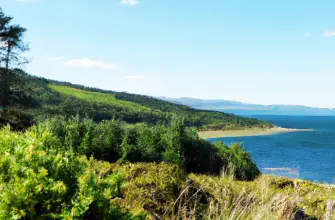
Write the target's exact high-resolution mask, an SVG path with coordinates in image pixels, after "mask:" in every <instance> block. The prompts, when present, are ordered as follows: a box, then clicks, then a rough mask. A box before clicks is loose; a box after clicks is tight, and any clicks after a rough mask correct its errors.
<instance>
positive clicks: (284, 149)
mask: <svg viewBox="0 0 335 220" xmlns="http://www.w3.org/2000/svg"><path fill="white" fill-rule="evenodd" d="M252 117H254V118H258V119H262V120H266V121H269V122H272V123H274V124H276V125H278V126H280V127H285V128H312V129H314V131H306V132H291V133H281V134H275V135H267V136H266V135H265V136H252V137H236V138H216V139H209V140H210V141H223V142H224V143H226V144H232V143H235V142H238V143H243V145H244V147H245V149H246V150H247V151H248V152H250V153H251V155H252V158H253V159H254V160H255V161H256V163H257V165H258V167H259V168H260V169H261V171H262V172H263V173H267V174H273V175H280V176H287V177H294V178H296V177H298V178H300V179H306V180H312V181H314V182H323V183H324V182H327V183H335V117H326V116H325V117H323V116H322V117H318V116H252Z"/></svg>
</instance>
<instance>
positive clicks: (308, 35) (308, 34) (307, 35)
mask: <svg viewBox="0 0 335 220" xmlns="http://www.w3.org/2000/svg"><path fill="white" fill-rule="evenodd" d="M310 37H312V34H311V33H309V32H306V33H305V34H304V38H310Z"/></svg>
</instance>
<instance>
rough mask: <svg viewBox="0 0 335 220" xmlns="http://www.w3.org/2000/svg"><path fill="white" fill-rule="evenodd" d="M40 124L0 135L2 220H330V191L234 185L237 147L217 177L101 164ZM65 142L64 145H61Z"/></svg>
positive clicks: (281, 183)
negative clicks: (61, 142) (21, 130)
mask: <svg viewBox="0 0 335 220" xmlns="http://www.w3.org/2000/svg"><path fill="white" fill-rule="evenodd" d="M73 120H74V119H73ZM84 122H85V123H88V121H86V120H85V121H83V123H84ZM49 123H51V122H49ZM74 125H75V123H73V122H72V124H71V125H69V128H73V127H74ZM102 125H103V123H102V124H96V126H102ZM45 126H46V125H43V126H42V125H41V126H40V127H35V128H31V129H29V131H26V132H24V133H16V132H11V131H10V130H9V129H8V128H5V129H2V130H1V131H0V155H1V157H0V158H1V159H0V174H1V175H0V198H1V199H0V219H146V218H149V216H151V217H156V218H158V217H159V218H161V219H265V220H266V219H278V220H279V219H287V220H288V219H324V218H325V217H328V219H333V218H334V217H335V216H334V210H335V206H334V204H335V203H334V202H333V201H335V189H334V188H332V187H326V186H322V185H317V184H312V183H311V182H308V181H300V180H291V179H285V178H279V177H270V176H261V177H259V178H258V179H256V180H254V181H249V182H245V181H238V180H236V179H235V178H234V175H236V176H238V174H239V172H237V171H236V169H230V168H231V167H232V166H236V167H238V164H239V163H238V162H237V161H238V159H237V158H240V161H242V160H243V159H241V158H242V157H241V156H237V155H239V153H236V152H235V151H236V149H235V150H233V149H234V147H229V149H230V150H229V151H231V152H230V153H231V155H235V160H232V162H231V164H233V165H231V166H227V167H226V169H223V170H222V172H221V175H219V176H218V175H216V176H210V175H201V174H188V172H187V169H183V168H184V167H183V166H181V165H179V164H177V163H175V161H173V162H163V163H135V164H131V163H128V162H127V161H126V160H123V161H118V162H117V163H108V162H104V161H98V160H96V159H94V158H93V156H90V157H88V156H87V155H86V156H85V155H83V154H82V153H80V150H79V149H80V148H76V147H71V148H70V147H69V146H71V143H74V142H75V140H76V138H73V139H71V138H70V136H69V135H64V136H57V135H55V134H54V133H53V132H52V131H51V130H52V129H51V130H49V129H45V130H43V128H46V127H45ZM125 126H126V125H125ZM79 127H80V126H79ZM42 131H43V132H42ZM59 131H61V130H59ZM74 131H75V130H72V132H71V133H68V134H76V132H74ZM62 137H63V138H64V140H63V141H64V143H67V144H66V145H59V144H60V142H59V141H62V140H61V139H62ZM106 137H109V135H107V136H105V138H106ZM54 144H56V145H57V146H54ZM77 144H79V143H77ZM72 146H75V145H72ZM78 146H80V145H78ZM212 147H213V146H212ZM74 149H78V151H75V150H74ZM195 150H196V149H195ZM238 151H240V150H238ZM135 152H136V150H134V153H135ZM137 153H138V152H137ZM244 153H245V152H244ZM185 158H186V156H185ZM177 161H178V160H177ZM245 161H248V160H245ZM249 162H250V161H249ZM239 169H241V170H247V169H248V166H247V167H239ZM200 171H201V170H200ZM232 171H234V172H232ZM199 173H201V172H199Z"/></svg>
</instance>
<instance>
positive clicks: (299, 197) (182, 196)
mask: <svg viewBox="0 0 335 220" xmlns="http://www.w3.org/2000/svg"><path fill="white" fill-rule="evenodd" d="M111 169H112V170H117V171H118V172H121V173H125V175H126V177H125V179H126V180H127V187H126V189H125V190H126V192H125V193H124V194H125V195H126V196H125V198H124V200H123V204H126V207H127V208H129V210H131V212H133V213H134V214H136V213H140V212H143V211H146V212H148V213H149V214H150V215H151V216H156V218H157V219H183V220H184V219H185V220H186V219H216V220H227V219H228V220H230V219H231V220H237V219H240V220H259V219H262V220H291V219H305V220H308V219H310V220H313V219H329V220H331V219H335V189H334V188H333V187H330V186H327V185H321V184H314V183H312V182H310V181H303V180H298V179H289V178H282V177H275V176H269V175H262V176H260V177H259V178H258V179H256V180H255V181H250V182H247V181H236V180H234V179H233V178H231V177H227V176H217V177H215V176H209V175H196V174H190V175H184V174H183V173H182V171H181V170H180V169H178V167H176V166H171V165H168V164H164V163H163V164H153V163H149V164H148V163H139V164H127V165H118V164H112V165H111Z"/></svg>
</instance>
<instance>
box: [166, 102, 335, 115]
mask: <svg viewBox="0 0 335 220" xmlns="http://www.w3.org/2000/svg"><path fill="white" fill-rule="evenodd" d="M160 99H162V100H166V101H171V102H174V103H178V104H183V105H188V106H190V107H193V108H196V109H208V110H215V111H222V112H226V113H232V114H236V115H244V116H246V115H310V116H335V109H329V108H313V107H307V106H300V105H258V104H247V103H243V102H237V101H228V100H203V99H195V98H166V97H160Z"/></svg>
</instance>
